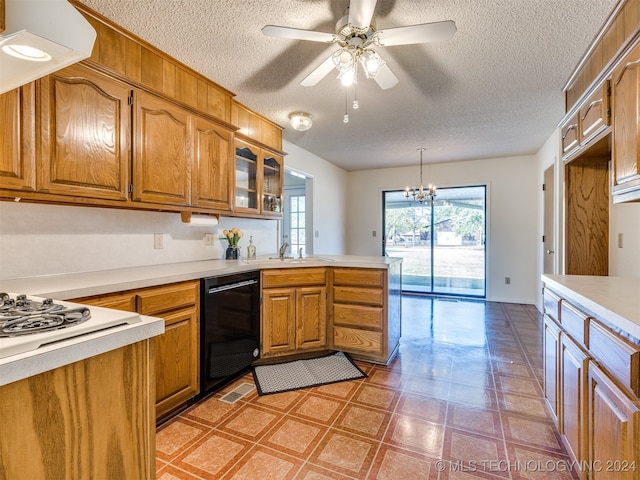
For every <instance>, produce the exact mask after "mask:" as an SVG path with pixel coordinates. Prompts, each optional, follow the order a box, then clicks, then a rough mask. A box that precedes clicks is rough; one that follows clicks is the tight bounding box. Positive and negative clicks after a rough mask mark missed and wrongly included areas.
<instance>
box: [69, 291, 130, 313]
mask: <svg viewBox="0 0 640 480" xmlns="http://www.w3.org/2000/svg"><path fill="white" fill-rule="evenodd" d="M73 301H74V302H77V303H84V304H85V305H94V306H96V307H104V308H113V309H115V310H124V311H125V312H135V311H136V297H135V295H134V294H132V293H117V294H114V295H104V296H99V297H87V298H78V299H74V300H73Z"/></svg>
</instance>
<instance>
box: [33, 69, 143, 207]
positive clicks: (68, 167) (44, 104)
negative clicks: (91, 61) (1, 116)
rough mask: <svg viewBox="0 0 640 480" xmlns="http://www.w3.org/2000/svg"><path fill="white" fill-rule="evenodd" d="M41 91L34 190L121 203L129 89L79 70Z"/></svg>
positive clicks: (52, 79)
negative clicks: (37, 161)
mask: <svg viewBox="0 0 640 480" xmlns="http://www.w3.org/2000/svg"><path fill="white" fill-rule="evenodd" d="M40 87H41V92H40V117H41V141H40V143H41V145H40V153H41V154H40V156H39V159H38V160H39V164H38V179H37V183H38V191H39V192H45V193H53V194H59V195H71V196H74V197H90V198H96V199H105V200H118V201H122V202H124V201H126V200H127V199H128V185H129V150H130V121H131V113H130V107H129V97H130V94H131V89H130V88H129V87H128V86H127V85H126V84H124V83H121V82H118V81H116V80H113V79H110V78H107V77H105V76H103V75H101V74H99V73H97V72H94V71H92V70H90V69H88V68H85V67H82V66H79V65H74V66H72V67H68V68H66V69H64V70H61V71H59V72H56V73H55V74H53V75H49V76H47V77H45V78H43V79H42V80H41V83H40Z"/></svg>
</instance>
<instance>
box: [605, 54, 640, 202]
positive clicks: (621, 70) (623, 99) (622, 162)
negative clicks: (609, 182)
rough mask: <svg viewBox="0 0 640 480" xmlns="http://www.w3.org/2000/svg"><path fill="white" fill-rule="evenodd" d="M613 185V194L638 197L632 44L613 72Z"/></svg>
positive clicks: (636, 59) (638, 82)
mask: <svg viewBox="0 0 640 480" xmlns="http://www.w3.org/2000/svg"><path fill="white" fill-rule="evenodd" d="M611 102H612V105H613V120H612V123H613V145H612V165H613V167H612V168H613V187H612V193H613V195H614V201H615V199H616V195H623V194H624V195H625V197H626V199H628V200H633V199H640V170H639V169H638V163H639V161H640V160H639V157H640V115H638V109H640V44H638V45H637V46H636V47H634V48H633V49H632V50H631V51H630V52H629V54H628V55H627V57H625V59H624V60H623V61H622V63H621V64H620V65H619V66H618V68H616V69H615V70H614V72H613V76H612V79H611Z"/></svg>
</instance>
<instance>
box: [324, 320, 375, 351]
mask: <svg viewBox="0 0 640 480" xmlns="http://www.w3.org/2000/svg"><path fill="white" fill-rule="evenodd" d="M333 346H334V348H336V349H340V350H344V351H345V352H350V353H364V354H374V355H380V354H382V333H380V332H373V331H370V330H360V329H357V328H346V327H334V328H333Z"/></svg>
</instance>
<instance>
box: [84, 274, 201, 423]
mask: <svg viewBox="0 0 640 480" xmlns="http://www.w3.org/2000/svg"><path fill="white" fill-rule="evenodd" d="M199 297H200V290H199V283H198V281H190V282H182V283H175V284H169V285H162V286H159V287H150V288H145V289H140V290H128V291H126V292H119V293H114V294H109V295H104V296H98V297H89V298H79V299H75V300H74V301H75V302H80V303H85V304H88V305H96V306H100V307H106V308H115V309H118V310H127V311H135V312H138V313H140V314H142V315H149V316H153V317H162V318H164V320H165V332H164V334H162V335H160V336H158V337H155V373H156V381H155V384H156V419H157V420H159V421H161V420H163V419H164V418H166V417H167V416H168V415H169V414H171V413H172V412H173V411H175V410H177V409H179V408H181V407H182V406H183V405H184V404H185V403H186V402H187V401H188V400H190V399H191V398H193V397H195V396H196V395H197V394H198V393H199V391H200V386H199V385H200V377H199V375H200V367H199V366H200V348H199V337H200V333H199V332H200V314H199V310H200V309H199V305H200V301H199Z"/></svg>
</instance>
